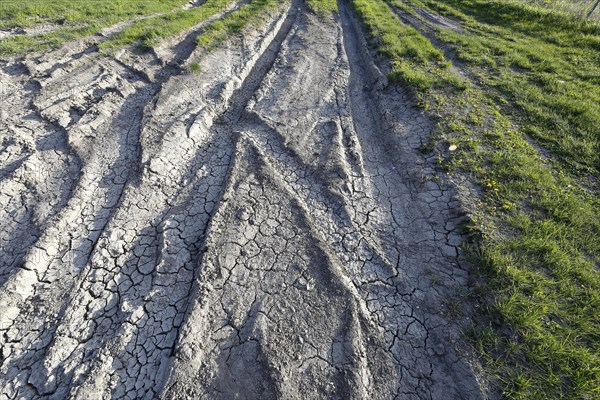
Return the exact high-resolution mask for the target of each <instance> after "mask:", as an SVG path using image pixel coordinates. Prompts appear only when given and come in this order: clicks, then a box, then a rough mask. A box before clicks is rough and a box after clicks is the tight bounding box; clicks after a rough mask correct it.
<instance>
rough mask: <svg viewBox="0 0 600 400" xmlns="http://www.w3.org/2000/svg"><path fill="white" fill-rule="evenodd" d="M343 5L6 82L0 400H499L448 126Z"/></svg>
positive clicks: (91, 51) (29, 63)
mask: <svg viewBox="0 0 600 400" xmlns="http://www.w3.org/2000/svg"><path fill="white" fill-rule="evenodd" d="M340 7H341V9H340V13H339V15H336V16H328V17H317V16H315V15H313V14H312V13H311V12H310V11H308V10H307V9H306V7H305V5H304V4H303V3H301V2H296V1H294V2H293V3H292V4H290V3H286V4H284V5H283V6H282V7H281V8H280V9H279V10H278V11H277V12H274V13H273V14H272V15H270V16H269V17H268V18H267V19H268V22H267V23H265V24H264V25H263V26H261V27H259V28H252V29H247V30H246V31H245V32H244V34H243V35H241V36H240V37H235V38H231V39H230V40H228V41H227V42H226V43H222V44H221V45H220V46H219V47H218V48H217V49H215V50H214V51H212V52H210V53H208V54H207V53H206V52H204V51H202V50H201V49H196V48H195V46H194V40H193V39H194V38H195V36H196V35H197V34H198V33H200V32H201V31H202V28H203V26H204V25H200V26H198V27H195V28H194V29H193V31H191V32H189V33H188V34H186V35H182V36H181V37H180V38H179V39H178V40H171V41H168V42H165V43H164V44H163V45H161V46H159V48H158V49H157V50H156V51H154V52H152V53H150V54H146V55H137V54H135V53H134V52H132V51H130V50H126V51H124V52H121V53H119V54H118V55H117V56H116V57H109V56H104V55H102V54H100V53H99V52H98V49H97V43H98V41H99V40H103V39H102V37H101V36H97V37H94V38H89V39H84V40H79V41H77V42H73V43H69V44H67V45H65V46H63V47H62V48H61V49H59V50H55V51H51V52H47V53H44V54H37V55H33V56H28V57H26V58H25V59H14V60H7V61H4V62H2V64H1V70H0V82H2V83H3V89H2V90H3V96H2V107H1V109H2V112H1V113H2V115H1V119H0V146H1V147H0V148H1V151H0V187H1V191H0V204H1V208H0V245H1V247H0V305H1V313H0V346H1V353H0V385H1V387H2V388H3V390H2V395H1V396H0V398H3V399H64V398H72V399H127V398H130V399H155V398H163V399H233V398H239V399H272V398H281V399H322V398H331V399H394V398H396V399H478V398H484V397H485V393H484V391H483V389H482V387H481V384H480V382H479V381H478V377H477V374H476V367H477V366H476V363H475V362H474V361H473V360H472V358H471V357H469V354H468V347H467V346H466V345H465V343H464V342H465V340H464V337H463V334H462V332H463V330H464V329H465V328H466V327H468V325H469V323H470V319H469V318H470V317H469V316H470V315H471V314H472V309H471V306H470V304H469V302H468V300H467V298H468V280H469V267H468V265H467V264H465V263H464V262H463V260H462V259H461V257H460V252H459V246H460V244H461V242H462V240H463V238H462V237H461V235H460V234H459V233H458V228H457V227H458V226H459V225H460V223H461V221H462V218H463V217H462V215H463V213H462V211H461V206H460V202H459V200H458V196H457V194H456V189H454V188H453V186H452V185H451V183H450V182H449V180H448V178H447V177H444V176H443V175H440V174H439V173H437V172H435V169H434V163H435V160H433V159H428V158H426V156H424V155H423V154H422V153H421V152H420V151H419V148H421V146H423V145H425V144H426V143H427V142H428V139H429V135H430V133H431V130H432V128H433V126H432V122H431V121H430V120H428V119H427V118H426V116H425V115H423V113H422V112H421V111H420V110H419V109H417V108H416V107H415V106H414V99H412V98H411V96H410V95H409V94H408V93H407V92H406V91H405V90H404V89H403V88H402V87H400V86H397V85H392V84H388V83H387V82H386V80H385V77H384V76H383V75H382V74H381V73H380V72H379V70H378V68H377V67H376V64H375V62H374V60H373V59H372V58H371V55H370V52H369V49H368V47H367V44H366V41H365V38H364V34H363V32H362V31H361V30H360V25H359V24H358V23H357V21H356V20H354V18H355V17H354V16H353V14H352V12H351V10H350V9H349V6H348V5H347V4H346V3H344V2H340ZM229 11H231V10H229ZM229 11H227V12H229ZM225 14H226V12H225V13H223V14H220V15H218V16H217V17H216V19H218V18H221V17H222V16H223V15H225ZM207 23H210V21H209V22H207ZM191 62H198V64H199V65H200V70H201V73H190V72H187V69H186V67H185V66H186V65H187V64H189V63H191Z"/></svg>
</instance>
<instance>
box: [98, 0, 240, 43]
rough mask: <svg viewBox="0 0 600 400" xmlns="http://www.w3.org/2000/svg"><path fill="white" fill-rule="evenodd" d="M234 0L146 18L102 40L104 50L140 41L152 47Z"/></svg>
mask: <svg viewBox="0 0 600 400" xmlns="http://www.w3.org/2000/svg"><path fill="white" fill-rule="evenodd" d="M233 2H234V1H233V0H207V1H206V2H204V3H203V4H202V5H201V6H199V7H196V8H193V9H191V10H180V11H177V12H174V13H170V14H166V15H161V16H158V17H155V18H150V19H144V20H140V21H137V22H135V23H133V24H132V25H130V26H128V27H127V28H125V29H124V30H122V31H121V32H119V33H118V34H117V35H115V36H114V37H113V38H111V39H110V40H107V41H105V42H102V43H101V44H100V48H101V49H103V50H117V49H121V48H123V47H125V46H129V45H133V44H135V43H138V44H139V46H140V47H141V48H151V47H153V46H155V45H156V44H158V43H159V42H160V41H161V40H163V39H165V38H168V37H173V36H176V35H178V34H180V33H181V32H185V31H186V30H189V29H190V28H192V27H193V26H194V25H196V24H198V23H200V22H202V21H204V20H206V19H208V18H210V17H212V16H214V15H216V14H218V13H219V12H221V11H223V10H225V9H226V8H227V6H229V5H230V4H232V3H233Z"/></svg>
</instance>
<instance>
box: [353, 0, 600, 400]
mask: <svg viewBox="0 0 600 400" xmlns="http://www.w3.org/2000/svg"><path fill="white" fill-rule="evenodd" d="M352 3H353V5H354V7H355V9H356V10H357V14H358V15H359V16H360V18H361V19H362V20H363V23H364V25H365V26H366V28H367V30H368V31H369V33H370V34H371V36H373V38H374V41H373V43H374V44H375V45H376V46H377V47H378V50H379V52H380V53H382V54H385V55H386V56H387V57H389V58H390V62H391V63H392V65H393V66H396V65H402V64H405V65H410V66H411V68H413V69H414V71H412V73H413V74H415V75H417V76H420V75H424V74H430V73H431V72H432V71H433V72H434V73H433V74H431V76H430V77H429V79H430V80H431V81H429V82H428V84H427V85H422V84H421V82H420V81H419V80H416V81H415V80H411V79H404V78H403V77H402V75H400V76H399V78H400V79H399V80H400V81H401V82H403V83H405V84H408V85H410V87H411V88H412V89H413V92H414V93H415V95H416V97H417V101H418V102H419V104H422V105H426V108H427V112H428V113H429V114H430V115H431V116H432V117H433V118H435V119H437V121H438V127H439V132H438V134H439V136H440V137H442V138H443V140H444V142H443V143H447V142H450V143H453V144H456V145H457V146H458V151H455V152H452V153H451V154H448V152H446V151H440V153H439V157H440V164H441V166H442V167H443V168H445V169H446V170H447V171H449V172H450V173H461V174H465V175H467V176H469V177H470V178H471V179H472V180H473V181H474V182H475V183H477V184H478V185H479V186H480V187H481V188H482V196H481V198H480V199H479V203H478V204H477V205H475V206H474V207H475V208H474V209H473V216H472V220H471V222H470V224H469V225H468V227H467V229H468V231H469V232H471V238H472V243H471V244H470V245H468V246H467V249H466V250H467V252H468V254H470V256H471V257H472V261H473V263H474V264H475V265H477V266H478V272H479V273H480V274H481V276H482V277H483V278H484V279H483V283H482V286H481V287H480V288H479V289H480V290H479V291H478V292H479V293H480V296H479V298H478V301H480V302H481V305H482V307H481V308H482V309H484V310H486V313H485V315H486V316H487V321H488V323H486V324H483V325H480V326H475V327H473V330H472V331H471V332H470V336H471V338H472V339H473V342H474V343H475V345H476V347H477V348H478V350H479V351H480V354H481V355H482V357H483V358H484V359H485V361H486V366H487V368H488V371H489V372H490V373H491V374H493V375H494V376H496V378H497V385H498V389H499V390H500V391H501V392H502V394H503V396H504V397H506V398H511V399H545V398H561V399H592V398H599V397H600V275H599V271H598V265H600V241H599V240H598V237H600V200H599V198H598V196H597V195H596V193H595V190H594V189H593V188H592V189H591V190H590V188H589V185H587V184H584V183H583V182H586V181H585V179H586V178H587V177H589V176H590V175H591V176H593V177H595V178H594V179H596V178H597V176H598V174H597V172H598V169H597V157H598V153H597V150H595V152H594V151H593V149H597V146H598V140H600V135H598V130H597V129H598V127H599V126H600V124H598V120H597V118H600V113H599V112H598V109H597V106H598V102H597V97H596V96H597V95H598V90H599V87H598V86H599V85H598V76H600V75H599V74H598V72H599V71H598V67H599V66H600V63H598V61H597V57H598V51H597V50H596V52H595V53H594V49H596V47H595V46H597V29H598V28H597V27H596V26H595V25H593V24H588V23H585V22H582V21H581V20H577V19H575V18H572V17H569V16H567V15H563V14H553V13H551V12H549V11H547V10H540V9H534V8H532V7H526V6H522V5H518V4H515V3H513V2H506V1H482V0H461V1H458V0H441V1H428V0H425V1H412V2H411V3H412V4H417V5H420V6H428V7H429V9H430V10H431V11H433V12H437V13H443V14H445V15H448V16H452V17H454V18H455V19H457V20H459V21H460V22H461V24H462V25H463V26H464V33H456V32H448V31H440V32H439V33H438V38H439V39H441V40H444V41H446V42H447V43H452V44H454V45H455V46H456V47H455V48H456V51H457V55H458V57H459V59H460V61H461V62H462V63H463V64H462V65H464V69H465V72H466V73H467V76H468V77H469V78H466V79H465V81H466V82H463V85H464V87H465V89H464V90H456V85H452V84H450V83H449V82H452V79H453V78H452V77H450V76H449V75H451V71H450V70H449V69H448V68H447V67H446V66H445V61H444V60H443V59H437V58H434V59H433V60H428V61H427V62H423V61H420V62H415V60H414V56H413V54H411V53H410V52H409V53H406V52H404V51H400V50H394V51H390V50H389V48H390V43H396V42H398V41H401V40H402V41H404V40H403V39H404V37H405V36H403V35H404V32H405V31H406V29H407V28H406V27H402V28H398V27H394V26H392V24H391V22H390V23H387V22H384V21H388V20H389V21H392V20H393V21H395V24H397V25H400V21H399V20H397V18H396V17H395V15H394V14H393V12H392V11H391V9H390V8H389V7H388V8H387V9H386V8H384V7H382V6H381V2H379V1H377V0H372V1H366V0H353V1H352ZM389 3H390V4H392V3H394V2H393V1H391V0H390V2H389ZM423 40H425V41H426V39H425V38H424V37H421V39H419V40H415V41H413V42H412V43H419V47H420V48H428V46H427V44H425V43H424V42H423ZM398 46H407V45H406V44H404V43H403V44H400V45H398ZM430 46H431V44H430ZM428 53H430V52H428ZM430 54H431V53H430ZM436 57H437V56H436ZM454 79H456V78H454ZM563 81H564V82H563ZM530 137H533V138H534V139H535V140H536V141H538V142H539V143H541V144H542V145H543V146H545V147H547V148H548V149H549V150H550V152H549V158H545V157H542V155H540V152H539V151H538V149H536V147H535V146H534V144H533V143H531V141H530ZM443 143H442V142H439V143H437V148H438V149H441V147H442V144H443ZM444 149H445V148H444ZM587 182H589V181H587Z"/></svg>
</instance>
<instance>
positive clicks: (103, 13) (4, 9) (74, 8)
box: [0, 0, 187, 28]
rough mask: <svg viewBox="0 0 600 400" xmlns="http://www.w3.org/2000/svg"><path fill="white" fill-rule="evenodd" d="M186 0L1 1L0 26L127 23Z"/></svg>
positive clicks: (181, 3) (169, 8)
mask: <svg viewBox="0 0 600 400" xmlns="http://www.w3.org/2000/svg"><path fill="white" fill-rule="evenodd" d="M186 3H187V1H185V0H164V1H162V0H137V1H122V0H102V1H97V0H96V1H94V0H89V1H83V0H80V1H73V0H26V1H14V0H9V1H6V0H2V1H1V2H0V27H2V28H14V27H19V28H24V27H34V26H37V25H42V24H57V25H64V24H89V23H90V21H94V22H101V21H110V22H112V21H115V19H119V20H124V19H128V18H131V17H135V16H140V15H147V14H151V13H157V12H167V11H169V10H172V9H173V8H175V7H181V6H183V5H184V4H186Z"/></svg>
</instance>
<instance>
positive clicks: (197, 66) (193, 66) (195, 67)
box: [189, 62, 202, 74]
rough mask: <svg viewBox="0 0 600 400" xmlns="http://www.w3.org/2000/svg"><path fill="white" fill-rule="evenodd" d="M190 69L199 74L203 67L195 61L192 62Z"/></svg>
mask: <svg viewBox="0 0 600 400" xmlns="http://www.w3.org/2000/svg"><path fill="white" fill-rule="evenodd" d="M189 70H190V72H191V73H193V74H199V73H200V72H201V71H202V68H201V67H200V64H198V63H197V62H193V63H191V64H190V66H189Z"/></svg>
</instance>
